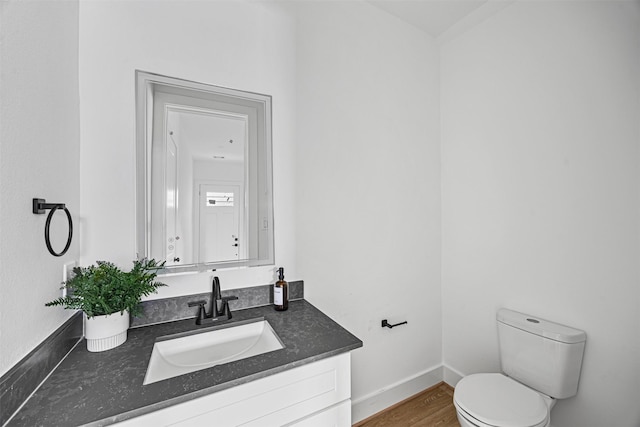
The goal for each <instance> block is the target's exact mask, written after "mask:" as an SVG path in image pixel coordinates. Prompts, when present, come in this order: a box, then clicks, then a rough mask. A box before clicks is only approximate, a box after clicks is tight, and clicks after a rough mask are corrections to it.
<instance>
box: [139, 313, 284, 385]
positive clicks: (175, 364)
mask: <svg viewBox="0 0 640 427" xmlns="http://www.w3.org/2000/svg"><path fill="white" fill-rule="evenodd" d="M214 328H215V329H213V328H208V329H207V330H206V331H196V332H193V333H189V334H188V335H186V334H180V335H172V336H168V337H162V338H159V339H158V340H157V341H156V343H155V344H154V346H153V352H152V353H151V359H150V360H149V365H148V367H147V374H146V375H145V377H144V382H143V384H145V385H146V384H151V383H154V382H156V381H161V380H165V379H167V378H173V377H177V376H178V375H183V374H186V373H189V372H195V371H199V370H201V369H206V368H211V367H213V366H216V365H222V364H223V363H229V362H233V361H236V360H241V359H245V358H247V357H251V356H257V355H259V354H263V353H268V352H270V351H274V350H279V349H282V348H284V346H283V345H282V342H281V341H280V338H278V335H277V334H276V333H275V332H274V330H273V329H272V328H271V325H269V322H267V321H266V320H264V319H262V318H260V319H253V320H249V321H245V322H239V323H236V324H233V325H229V326H227V325H222V326H219V327H214Z"/></svg>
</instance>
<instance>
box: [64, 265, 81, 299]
mask: <svg viewBox="0 0 640 427" xmlns="http://www.w3.org/2000/svg"><path fill="white" fill-rule="evenodd" d="M77 265H78V263H77V262H76V261H70V262H67V263H65V264H64V265H63V266H62V284H63V285H64V283H65V282H66V281H67V280H69V279H71V278H72V277H73V269H74V268H75V266H77ZM66 296H67V289H66V288H62V298H64V297H66Z"/></svg>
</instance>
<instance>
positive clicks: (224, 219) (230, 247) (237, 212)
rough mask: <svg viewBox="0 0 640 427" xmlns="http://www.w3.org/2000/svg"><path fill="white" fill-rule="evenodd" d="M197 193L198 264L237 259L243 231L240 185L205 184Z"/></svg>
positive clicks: (240, 248) (239, 253) (240, 250)
mask: <svg viewBox="0 0 640 427" xmlns="http://www.w3.org/2000/svg"><path fill="white" fill-rule="evenodd" d="M198 190H199V195H198V201H199V206H198V210H199V213H200V215H199V216H200V218H199V221H198V222H197V223H196V230H195V233H196V235H197V239H198V261H199V262H205V261H210V260H215V261H233V260H238V259H240V258H241V255H242V252H243V250H244V248H243V245H242V244H241V242H242V239H241V238H240V234H241V233H242V232H243V231H242V230H243V229H244V224H242V223H241V222H244V216H243V215H242V209H240V207H241V204H242V200H243V197H242V194H243V191H242V183H205V184H199V186H198Z"/></svg>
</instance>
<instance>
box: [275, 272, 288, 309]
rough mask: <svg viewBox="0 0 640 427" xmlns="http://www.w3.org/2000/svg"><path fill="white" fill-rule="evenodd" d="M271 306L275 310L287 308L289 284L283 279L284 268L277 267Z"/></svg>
mask: <svg viewBox="0 0 640 427" xmlns="http://www.w3.org/2000/svg"><path fill="white" fill-rule="evenodd" d="M273 306H274V308H275V309H276V311H285V310H286V309H287V308H289V285H288V284H287V282H285V280H284V268H282V267H280V268H279V269H278V281H277V282H276V283H275V284H274V285H273Z"/></svg>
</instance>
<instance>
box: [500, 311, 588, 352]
mask: <svg viewBox="0 0 640 427" xmlns="http://www.w3.org/2000/svg"><path fill="white" fill-rule="evenodd" d="M496 318H497V320H498V322H500V323H504V324H505V325H509V326H512V327H514V328H518V329H522V330H523V331H527V332H530V333H532V334H535V335H539V336H541V337H545V338H549V339H552V340H554V341H559V342H563V343H568V344H574V343H580V342H584V341H586V339H587V334H586V333H585V332H584V331H581V330H580V329H575V328H571V327H569V326H565V325H561V324H559V323H555V322H550V321H548V320H544V319H541V318H539V317H536V316H529V315H528V314H524V313H519V312H517V311H513V310H508V309H506V308H501V309H500V310H498V314H497V315H496Z"/></svg>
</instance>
